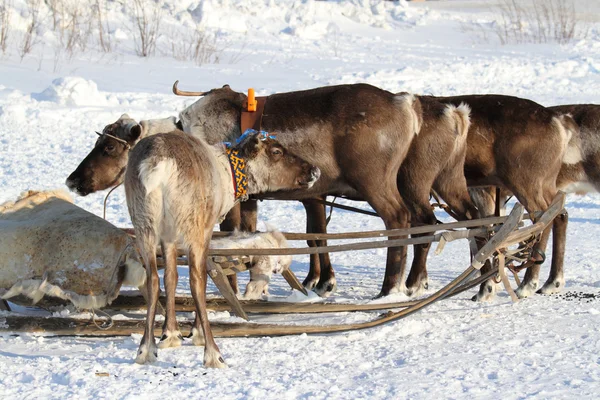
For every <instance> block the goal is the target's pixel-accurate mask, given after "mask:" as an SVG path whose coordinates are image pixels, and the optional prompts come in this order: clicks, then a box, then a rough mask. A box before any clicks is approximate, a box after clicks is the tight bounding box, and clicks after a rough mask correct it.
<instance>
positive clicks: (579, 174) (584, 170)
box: [469, 104, 600, 277]
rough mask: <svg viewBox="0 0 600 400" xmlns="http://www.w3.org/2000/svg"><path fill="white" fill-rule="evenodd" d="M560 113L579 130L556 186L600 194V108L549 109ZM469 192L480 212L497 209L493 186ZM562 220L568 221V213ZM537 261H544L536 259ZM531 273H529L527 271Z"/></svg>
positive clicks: (505, 194) (503, 191)
mask: <svg viewBox="0 0 600 400" xmlns="http://www.w3.org/2000/svg"><path fill="white" fill-rule="evenodd" d="M548 109H549V110H551V111H554V112H556V113H559V114H567V115H570V116H571V117H572V118H573V120H574V122H575V123H576V124H577V126H578V127H579V130H577V131H576V133H575V134H574V135H573V136H572V137H571V140H570V141H569V146H568V148H567V152H566V153H565V155H564V156H563V159H562V165H561V167H560V171H559V173H558V176H557V178H556V187H557V188H558V189H559V190H562V191H564V192H566V193H576V194H586V193H590V192H594V191H595V192H599V191H600V161H599V159H598V154H600V142H599V140H598V139H599V138H600V105H595V104H573V105H563V106H554V107H548ZM469 192H470V194H471V197H472V198H473V201H474V202H475V204H477V207H478V208H479V210H480V211H481V212H483V213H484V214H486V215H492V214H494V212H497V213H500V212H501V211H502V210H496V190H495V188H493V187H484V188H481V187H476V188H470V189H469ZM499 193H500V199H499V203H498V204H499V205H500V206H502V205H503V204H504V202H505V200H506V198H507V197H508V196H510V195H511V192H510V190H508V189H506V188H504V187H501V188H500V190H499ZM563 218H565V219H566V218H567V215H566V214H565V215H564V217H563ZM537 260H538V261H542V259H540V257H537ZM529 268H530V269H532V268H533V270H532V272H531V273H530V275H533V276H534V277H535V276H537V275H538V274H539V272H538V270H539V265H535V264H534V265H532V266H530V267H529ZM528 271H529V270H528Z"/></svg>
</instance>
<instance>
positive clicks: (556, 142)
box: [435, 95, 578, 300]
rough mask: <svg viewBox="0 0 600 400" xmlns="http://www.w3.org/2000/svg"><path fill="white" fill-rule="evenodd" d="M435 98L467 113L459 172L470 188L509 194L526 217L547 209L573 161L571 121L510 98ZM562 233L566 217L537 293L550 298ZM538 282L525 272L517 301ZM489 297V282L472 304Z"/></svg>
mask: <svg viewBox="0 0 600 400" xmlns="http://www.w3.org/2000/svg"><path fill="white" fill-rule="evenodd" d="M435 98H436V99H437V100H438V101H440V102H443V103H448V104H454V105H458V104H461V103H465V104H467V105H468V106H469V107H470V108H471V127H470V129H469V135H468V139H467V154H466V159H465V168H464V171H465V176H466V179H467V183H468V185H469V187H471V188H473V187H486V186H497V187H501V188H503V189H505V190H507V191H509V192H511V193H514V194H515V196H516V197H517V199H518V201H519V202H520V203H521V204H523V206H524V207H525V208H526V209H527V211H528V212H534V211H543V210H545V209H546V208H547V207H548V205H549V204H550V203H551V201H552V199H553V198H554V196H555V195H556V193H557V191H558V189H557V184H556V183H557V177H558V175H559V171H560V170H561V166H562V165H563V163H572V162H573V161H574V160H573V156H572V153H573V149H572V148H573V146H576V144H577V140H576V138H577V132H578V126H577V124H576V123H575V121H573V119H572V118H571V117H569V116H568V115H564V114H563V113H562V112H560V111H558V110H549V109H547V108H545V107H543V106H541V105H539V104H537V103H535V102H533V101H531V100H526V99H520V98H517V97H511V96H501V95H467V96H455V97H435ZM484 210H485V207H483V208H480V212H482V213H483V211H484ZM488 212H489V210H488ZM566 228H567V215H566V213H565V214H563V215H561V216H559V217H557V218H556V219H555V220H554V223H553V227H552V229H553V230H552V232H553V240H554V244H553V257H552V267H551V271H550V276H549V277H548V280H547V281H546V283H545V284H544V285H543V286H542V287H541V288H540V290H539V291H540V293H544V294H551V293H555V292H557V291H559V290H560V289H561V288H562V287H564V276H563V260H564V248H565V240H566ZM549 235H550V228H548V229H547V230H546V231H545V232H544V233H543V234H542V236H541V238H540V240H539V242H538V243H537V244H536V245H535V250H536V251H534V253H537V254H541V252H543V250H544V249H545V247H546V245H547V242H548V238H549ZM536 257H539V256H536ZM487 267H489V265H488V266H487ZM487 267H484V268H487ZM538 279H539V266H535V267H532V268H529V269H528V270H527V273H526V274H525V278H524V280H523V282H522V283H521V285H520V286H519V288H518V289H517V295H518V296H519V297H527V296H529V295H531V294H532V293H533V292H535V291H536V290H537V289H538V286H539V284H538ZM494 294H495V284H494V282H493V280H490V281H488V282H485V283H483V284H482V286H481V288H480V291H479V293H478V294H477V295H476V296H475V297H474V300H490V299H491V298H493V296H494Z"/></svg>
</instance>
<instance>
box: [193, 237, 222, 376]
mask: <svg viewBox="0 0 600 400" xmlns="http://www.w3.org/2000/svg"><path fill="white" fill-rule="evenodd" d="M211 229H212V226H211ZM205 237H206V238H208V240H205V243H193V244H192V245H191V246H190V258H189V263H190V288H191V290H192V297H193V298H194V303H195V305H196V319H195V321H194V327H193V328H192V340H193V343H194V344H197V340H196V338H197V337H198V335H199V332H200V329H201V330H202V333H203V338H204V340H203V341H204V345H205V346H204V366H205V367H206V368H226V367H227V365H226V364H225V361H223V357H222V356H221V352H220V351H219V347H218V346H217V344H216V343H215V339H214V338H213V335H212V331H211V329H210V322H209V321H208V313H207V312H206V280H207V274H206V255H207V253H208V251H207V250H208V243H209V241H210V232H206V233H205Z"/></svg>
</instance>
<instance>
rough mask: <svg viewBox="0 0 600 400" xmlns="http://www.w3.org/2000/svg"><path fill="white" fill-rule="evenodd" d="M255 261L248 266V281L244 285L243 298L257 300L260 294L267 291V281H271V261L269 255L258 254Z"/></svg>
mask: <svg viewBox="0 0 600 400" xmlns="http://www.w3.org/2000/svg"><path fill="white" fill-rule="evenodd" d="M255 260H256V262H255V263H254V265H253V266H252V268H250V282H248V284H247V285H246V291H245V292H244V299H245V300H258V299H260V298H261V297H262V294H263V293H264V292H265V291H267V288H268V285H269V282H270V281H271V274H272V271H271V263H270V262H269V256H258V257H256V258H255Z"/></svg>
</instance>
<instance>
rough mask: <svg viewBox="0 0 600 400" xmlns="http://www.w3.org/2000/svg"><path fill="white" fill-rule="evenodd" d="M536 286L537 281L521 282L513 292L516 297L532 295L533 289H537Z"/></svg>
mask: <svg viewBox="0 0 600 400" xmlns="http://www.w3.org/2000/svg"><path fill="white" fill-rule="evenodd" d="M537 287H538V284H537V282H529V283H524V282H522V283H521V285H520V286H519V287H518V288H517V290H515V294H516V295H517V297H518V298H520V299H525V298H527V297H529V296H532V295H533V294H534V293H535V290H536V289H537Z"/></svg>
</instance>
